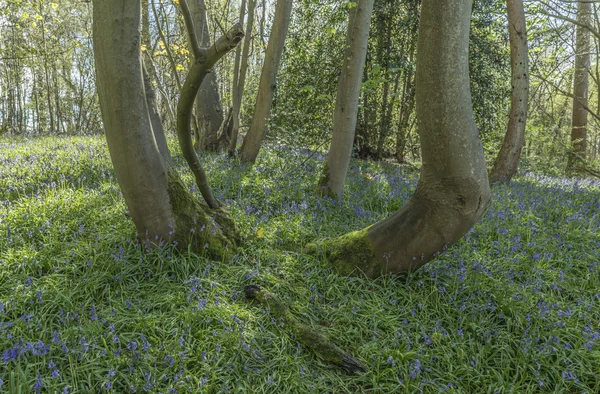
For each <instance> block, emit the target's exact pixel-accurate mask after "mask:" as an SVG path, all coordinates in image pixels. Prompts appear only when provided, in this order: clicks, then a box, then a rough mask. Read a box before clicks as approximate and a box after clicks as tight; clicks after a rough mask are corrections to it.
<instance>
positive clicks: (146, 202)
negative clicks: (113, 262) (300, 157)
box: [93, 0, 235, 258]
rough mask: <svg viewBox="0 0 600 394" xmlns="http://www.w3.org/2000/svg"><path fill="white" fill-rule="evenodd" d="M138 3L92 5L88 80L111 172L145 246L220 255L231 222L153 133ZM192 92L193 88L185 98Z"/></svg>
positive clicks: (113, 0) (227, 245)
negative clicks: (191, 186) (91, 77)
mask: <svg viewBox="0 0 600 394" xmlns="http://www.w3.org/2000/svg"><path fill="white" fill-rule="evenodd" d="M182 2H183V0H182ZM140 5H141V3H140V2H139V1H138V2H134V1H129V0H94V5H93V40H94V58H95V61H96V83H97V86H98V96H99V101H100V108H101V112H102V120H103V123H104V130H105V135H106V140H107V142H108V148H109V152H110V156H111V160H112V163H113V166H114V168H115V173H116V175H117V180H118V182H119V186H120V188H121V191H122V192H123V197H124V198H125V202H126V204H127V207H128V208H129V212H130V214H131V218H132V219H133V222H134V223H135V226H136V228H137V232H138V234H139V237H140V239H141V240H142V241H143V242H145V243H147V244H148V246H152V245H161V244H163V243H165V242H173V243H176V244H177V246H178V247H179V248H180V249H182V250H187V249H188V247H189V248H190V249H192V250H196V251H199V252H200V251H203V250H204V245H205V244H209V245H210V248H209V250H208V253H209V255H211V256H212V257H214V258H222V257H225V256H227V255H230V253H231V251H232V250H233V247H234V246H235V245H234V244H233V243H232V241H231V240H230V238H229V237H228V236H229V235H230V234H232V235H234V234H235V228H234V227H233V226H232V224H231V221H230V220H229V219H228V217H227V216H226V215H225V213H224V212H223V211H211V210H209V209H208V208H207V207H206V206H205V205H202V204H200V203H199V202H198V201H197V200H196V199H195V198H194V196H192V195H191V194H190V193H189V191H188V187H187V186H186V185H185V184H184V183H183V182H182V181H181V179H180V178H179V175H178V174H177V173H176V171H175V170H174V169H173V168H172V167H171V166H170V165H169V163H168V159H166V158H165V157H164V156H163V155H162V154H161V152H160V149H159V143H157V140H156V139H155V137H154V132H153V128H152V123H151V115H150V113H149V108H148V101H147V100H148V98H147V95H146V94H147V92H146V89H145V88H144V79H143V71H142V58H141V51H140V19H141V18H140V13H141V7H140ZM132 39H133V41H132ZM194 97H195V92H194V95H193V96H192V97H191V100H190V102H193V98H194ZM188 125H189V122H188Z"/></svg>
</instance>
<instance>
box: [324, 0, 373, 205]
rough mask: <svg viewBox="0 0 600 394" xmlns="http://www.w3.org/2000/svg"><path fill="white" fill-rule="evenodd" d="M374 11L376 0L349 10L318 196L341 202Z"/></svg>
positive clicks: (366, 1)
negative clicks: (340, 71)
mask: <svg viewBox="0 0 600 394" xmlns="http://www.w3.org/2000/svg"><path fill="white" fill-rule="evenodd" d="M372 11H373V0H359V1H358V4H357V5H356V7H354V8H352V9H351V10H350V18H349V20H348V33H347V36H346V50H345V57H344V64H343V65H342V73H341V75H340V79H339V81H338V90H337V97H336V101H335V109H334V111H333V135H332V139H331V145H330V147H329V153H328V154H327V162H326V164H325V167H324V168H323V174H322V175H321V179H320V180H319V192H320V193H321V194H322V195H328V196H332V197H337V198H342V193H343V190H344V182H345V180H346V174H347V173H348V165H349V164H350V156H351V154H352V145H353V142H354V134H355V131H356V121H357V115H358V98H359V94H360V86H361V81H362V77H363V69H364V67H365V59H366V55H367V42H368V39H369V27H370V25H371V14H372Z"/></svg>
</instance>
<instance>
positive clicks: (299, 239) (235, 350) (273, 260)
mask: <svg viewBox="0 0 600 394" xmlns="http://www.w3.org/2000/svg"><path fill="white" fill-rule="evenodd" d="M175 160H176V163H177V165H178V167H179V169H180V172H181V173H182V174H184V180H185V182H186V183H187V184H188V185H190V188H191V189H193V187H192V177H191V176H190V174H189V171H186V170H185V167H184V165H183V161H182V159H181V157H179V156H177V157H176V158H175ZM202 161H203V163H205V165H206V168H207V171H208V173H209V176H210V180H211V184H212V185H213V187H214V189H215V193H216V195H217V198H219V199H221V200H222V201H226V202H227V205H228V208H229V210H230V212H231V213H232V215H233V216H234V217H235V219H236V221H237V222H238V223H239V225H240V228H241V230H242V232H243V233H244V235H246V236H247V237H248V238H249V239H251V240H250V241H248V242H247V243H246V244H245V246H244V248H243V249H241V250H240V251H239V254H238V255H236V257H235V258H234V259H233V260H232V261H210V260H208V259H206V258H205V257H203V256H202V255H196V254H192V253H189V254H188V253H186V254H180V253H176V252H175V251H173V250H171V249H170V248H164V249H162V250H155V251H152V252H149V253H144V252H143V248H142V247H141V246H140V245H139V244H138V242H137V241H136V237H135V228H134V226H133V223H132V222H131V220H130V219H129V218H128V217H126V216H125V215H123V213H124V212H125V211H126V207H125V205H124V202H123V199H122V198H121V195H120V191H119V189H118V186H117V185H116V181H115V177H114V173H113V170H112V168H111V165H110V159H109V156H108V153H107V149H106V147H105V143H104V140H103V139H102V138H101V137H91V138H90V137H87V138H50V137H44V138H30V139H24V138H14V137H13V138H11V139H9V138H6V137H5V138H0V356H1V358H0V380H1V381H2V383H0V392H2V393H4V392H8V393H11V394H12V393H18V392H22V393H32V392H35V391H36V389H39V391H40V392H42V393H55V392H56V393H63V392H69V393H95V392H106V391H108V392H113V393H127V392H133V390H135V391H136V392H138V393H141V392H151V393H175V392H178V393H185V392H193V393H242V392H252V393H305V392H315V393H363V392H364V393H392V392H407V393H413V392H414V393H417V392H424V393H437V392H450V393H483V392H486V393H487V392H490V393H496V392H497V393H509V392H514V393H531V392H540V393H542V392H556V393H562V392H565V393H574V392H577V393H580V392H587V393H596V392H600V381H599V376H600V184H599V183H598V182H596V183H594V182H592V181H584V180H579V181H577V180H565V179H557V178H545V177H540V176H533V175H528V176H524V177H522V178H520V179H517V180H516V181H515V182H513V183H511V184H510V185H508V186H499V187H495V188H494V191H493V194H494V202H493V204H492V205H491V207H490V208H489V210H488V211H487V213H486V214H485V216H484V217H483V218H482V220H481V221H480V222H479V223H478V224H477V225H476V226H475V228H474V229H473V230H472V231H471V232H470V233H469V234H468V235H467V236H466V237H465V238H463V239H462V240H461V241H460V242H459V244H458V245H456V246H455V247H453V248H451V249H450V250H449V251H448V252H447V253H446V254H444V255H442V256H441V257H440V258H438V259H437V260H436V261H435V262H433V263H431V264H428V265H427V266H425V268H423V269H422V270H420V271H418V272H416V273H413V274H411V275H410V276H409V277H408V278H405V279H399V278H391V277H387V278H382V279H378V280H375V281H372V280H367V279H365V278H362V277H360V276H357V277H350V278H348V277H343V276H339V275H337V274H335V273H334V272H333V271H332V270H331V269H329V268H328V267H327V262H326V261H319V260H317V259H314V258H311V257H309V256H304V255H302V254H299V253H298V250H299V249H300V248H301V247H302V246H303V245H305V244H306V243H308V242H311V241H314V240H316V239H320V238H324V237H330V236H336V235H340V234H343V233H345V232H347V231H349V230H354V229H359V228H361V227H363V226H366V225H368V224H370V223H372V222H374V221H376V220H379V219H381V218H383V217H385V216H386V215H388V214H389V213H391V212H393V211H395V210H397V209H398V208H399V207H400V206H401V205H402V204H403V202H404V201H406V199H407V198H408V197H409V196H410V194H411V192H412V190H414V186H415V184H416V177H417V174H416V173H414V172H410V171H408V170H404V169H402V168H400V167H396V166H392V165H385V164H377V163H365V162H353V164H352V168H351V170H350V174H349V179H348V185H347V186H348V187H347V192H346V196H345V197H346V198H345V200H344V201H345V202H344V203H341V204H340V203H337V202H335V201H332V200H329V199H326V198H319V197H317V196H316V195H315V194H314V190H315V185H316V178H317V174H318V171H319V169H320V165H321V163H320V162H318V161H316V160H313V159H311V158H309V157H307V156H304V155H296V154H294V153H293V152H289V151H285V150H281V149H269V150H265V151H263V152H262V153H261V157H260V158H259V162H258V163H257V164H256V165H255V166H253V167H250V166H246V165H243V164H239V163H232V162H230V161H228V160H227V159H226V158H225V157H223V156H218V155H206V156H203V157H202ZM251 283H256V284H260V285H262V286H264V287H266V288H268V289H269V290H270V291H272V292H275V293H277V294H278V295H279V297H280V298H281V299H283V300H284V301H285V302H287V303H288V304H289V305H290V306H291V308H292V311H293V313H294V314H295V315H296V316H297V317H299V318H300V319H302V320H303V321H304V322H306V323H307V324H309V325H310V326H311V327H313V328H315V329H317V330H319V331H320V332H321V333H323V334H326V335H328V336H329V337H330V338H332V339H333V340H334V341H335V343H336V344H338V345H339V346H341V347H343V348H344V349H346V350H348V351H349V352H351V353H352V354H353V355H354V356H356V357H357V358H358V359H360V360H361V361H362V362H363V363H364V364H365V365H366V366H367V367H368V372H367V373H365V374H363V375H360V376H348V375H345V374H344V373H343V372H342V371H340V370H339V369H337V368H336V367H334V366H331V365H327V364H325V363H323V362H322V361H321V360H319V359H318V358H316V357H315V356H314V355H313V354H312V353H310V352H309V351H308V350H306V349H304V348H302V347H300V346H299V345H298V344H297V342H295V341H294V339H293V338H292V337H291V336H290V335H289V334H288V333H287V331H286V329H285V327H284V326H282V324H281V322H278V321H276V320H274V319H272V317H271V316H270V314H269V313H268V311H265V310H263V309H261V308H260V307H258V306H256V305H252V304H250V303H249V302H247V301H246V300H245V299H244V297H243V288H244V286H246V285H248V284H251Z"/></svg>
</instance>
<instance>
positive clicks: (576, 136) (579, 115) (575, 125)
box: [567, 1, 592, 172]
mask: <svg viewBox="0 0 600 394" xmlns="http://www.w3.org/2000/svg"><path fill="white" fill-rule="evenodd" d="M591 7H592V5H591V3H590V2H587V1H580V2H579V3H577V21H578V22H580V23H582V24H585V25H588V24H590V22H591V17H590V16H591V14H590V12H591ZM576 29H577V33H576V39H575V75H574V77H573V115H572V117H571V144H572V145H573V148H572V149H573V151H572V152H571V153H570V154H569V160H568V164H567V170H568V171H571V172H576V170H577V168H576V167H577V165H578V164H579V163H581V161H583V160H585V156H586V150H587V110H586V107H587V106H588V85H589V83H588V72H589V69H590V31H589V30H588V29H586V28H584V27H582V26H577V28H576Z"/></svg>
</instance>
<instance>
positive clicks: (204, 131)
mask: <svg viewBox="0 0 600 394" xmlns="http://www.w3.org/2000/svg"><path fill="white" fill-rule="evenodd" d="M189 6H190V12H191V14H192V19H193V22H194V30H195V33H196V37H198V39H199V42H200V45H201V46H202V47H203V48H208V47H209V46H210V34H209V31H208V20H207V19H206V4H205V2H204V0H191V1H190V2H189ZM195 110H196V122H197V126H198V127H197V128H196V129H195V131H196V142H195V146H194V147H195V148H196V149H200V148H208V149H210V150H214V149H217V137H218V132H219V128H220V127H221V123H222V122H223V107H222V106H221V97H219V84H218V82H217V75H216V74H215V72H209V73H208V74H207V75H206V77H205V78H204V80H203V81H202V85H200V90H199V91H198V96H197V97H196V104H195Z"/></svg>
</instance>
